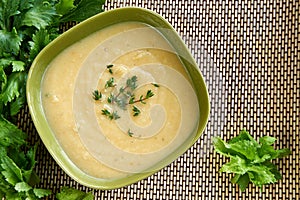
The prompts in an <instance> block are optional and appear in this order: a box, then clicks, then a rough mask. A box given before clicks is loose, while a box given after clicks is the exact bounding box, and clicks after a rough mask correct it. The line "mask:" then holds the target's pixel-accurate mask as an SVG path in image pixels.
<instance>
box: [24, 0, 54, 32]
mask: <svg viewBox="0 0 300 200" xmlns="http://www.w3.org/2000/svg"><path fill="white" fill-rule="evenodd" d="M54 17H57V13H56V9H55V7H53V6H52V5H51V4H50V3H48V2H47V1H42V0H35V1H34V4H33V7H31V8H30V9H29V10H28V11H27V12H26V13H25V14H24V18H23V20H22V25H25V26H29V27H30V26H34V27H36V28H37V29H41V28H46V27H47V26H49V24H51V23H52V22H53V20H54Z"/></svg>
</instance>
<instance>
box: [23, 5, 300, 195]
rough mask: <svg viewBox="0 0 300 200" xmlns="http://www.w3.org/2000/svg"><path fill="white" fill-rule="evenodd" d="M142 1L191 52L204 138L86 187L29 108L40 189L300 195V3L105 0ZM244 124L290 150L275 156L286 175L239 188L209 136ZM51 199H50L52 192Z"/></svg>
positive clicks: (231, 132) (26, 125)
mask: <svg viewBox="0 0 300 200" xmlns="http://www.w3.org/2000/svg"><path fill="white" fill-rule="evenodd" d="M124 6H139V7H143V8H148V9H151V10H153V11H155V12H157V13H159V14H160V15H162V16H163V17H164V18H165V19H166V20H167V21H169V22H170V23H171V24H172V25H173V26H174V28H175V29H176V30H177V31H178V33H179V34H180V35H181V36H182V38H183V39H184V40H185V41H186V44H187V45H188V47H189V48H190V50H191V51H192V53H193V55H194V56H195V59H196V61H197V62H198V64H199V67H200V70H201V72H202V73H203V76H204V77H205V81H206V83H207V87H208V90H209V94H210V98H211V115H210V119H209V122H208V125H207V128H206V130H205V132H204V133H203V135H202V136H201V138H200V139H199V140H198V141H197V142H196V143H195V144H194V146H193V147H192V148H190V149H189V150H188V151H187V152H186V153H185V154H184V155H182V156H181V157H180V158H178V159H177V160H175V161H174V162H173V163H172V164H170V165H169V166H167V167H165V168H164V169H162V170H160V171H159V172H157V173H155V174H154V175H152V176H150V177H148V178H146V179H144V180H142V181H139V182H138V183H136V184H132V185H129V186H127V187H124V188H120V189H116V190H107V191H101V190H93V189H90V188H87V187H84V186H82V185H80V184H78V183H76V182H75V181H74V180H72V179H71V178H70V177H69V176H68V175H66V174H65V173H64V172H63V171H62V170H61V168H60V167H59V166H58V165H57V164H56V163H55V161H54V160H53V159H52V157H51V156H50V154H49V153H48V152H47V150H46V149H45V147H44V146H43V144H42V142H41V141H40V139H39V136H38V134H37V132H36V130H35V128H34V125H33V123H32V121H31V118H30V115H29V112H28V108H25V109H24V110H23V111H22V112H21V113H20V114H19V126H20V127H21V128H22V129H23V130H24V131H26V132H27V133H28V134H29V135H30V139H31V142H34V143H35V142H39V144H40V145H39V149H38V154H37V160H38V164H37V169H36V170H37V173H38V175H39V176H40V177H41V183H40V185H41V186H42V187H45V188H48V189H51V190H53V192H54V193H55V192H58V191H59V190H60V188H61V186H71V187H75V188H77V189H81V190H83V191H92V192H93V193H94V194H95V196H96V199H176V200H179V199H186V200H193V199H272V200H273V199H278V200H279V199H280V200H282V199H295V200H297V199H300V192H299V185H300V183H299V179H300V177H299V168H300V165H299V162H300V161H299V160H300V159H299V153H300V152H299V149H300V148H299V140H300V135H299V129H300V124H299V121H300V38H299V37H300V31H299V29H300V25H299V24H300V21H299V18H300V17H299V15H300V4H299V1H296V0H289V1H265V0H264V1H259V0H254V1H228V0H226V1H198V0H194V1H179V0H175V1H168V0H160V1H158V0H157V1H155V0H136V1H133V0H124V1H107V4H106V6H105V9H106V10H111V9H114V8H117V7H124ZM243 128H246V129H247V130H249V131H250V132H251V134H253V136H254V137H255V138H257V137H260V136H262V135H270V136H273V137H276V138H277V139H278V140H277V142H276V148H290V149H291V150H292V154H291V155H290V156H289V157H287V158H283V159H280V160H275V164H276V165H278V167H279V170H280V171H281V173H282V175H283V179H282V180H280V181H279V182H277V183H276V184H273V185H269V186H266V187H263V188H262V190H260V189H259V188H257V187H254V186H251V185H250V187H249V188H248V189H247V190H246V191H245V192H241V191H240V190H239V188H238V187H237V186H236V185H232V184H231V183H230V181H229V180H230V178H231V175H229V174H225V173H219V172H218V170H219V169H220V167H221V165H222V164H224V163H225V162H227V161H228V160H226V159H225V158H223V157H220V156H219V155H217V154H216V153H215V152H214V151H213V147H212V145H211V137H212V136H215V135H220V136H221V137H222V138H224V139H225V140H228V139H229V138H231V137H233V136H235V135H236V134H237V133H238V132H239V130H241V129H243ZM51 198H54V197H53V196H52V197H51Z"/></svg>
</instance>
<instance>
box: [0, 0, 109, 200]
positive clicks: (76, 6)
mask: <svg viewBox="0 0 300 200" xmlns="http://www.w3.org/2000/svg"><path fill="white" fill-rule="evenodd" d="M104 4H105V0H93V1H91V0H75V1H74V0H0V199H41V198H43V197H46V196H48V195H50V194H51V191H50V190H48V189H42V188H39V185H40V184H38V182H39V178H38V177H37V174H36V173H35V169H36V168H35V164H36V161H35V156H36V146H35V145H30V144H28V143H27V139H26V138H27V135H26V134H25V133H24V132H23V131H22V130H21V129H19V128H18V127H17V126H16V121H17V114H18V113H19V111H20V110H21V109H23V108H24V106H25V105H26V81H27V75H28V71H29V69H30V66H31V64H32V62H33V60H34V59H35V57H36V56H37V55H38V53H39V52H40V51H41V50H42V49H43V48H44V47H45V46H46V45H48V44H49V43H50V42H51V41H52V40H54V39H55V38H56V37H57V36H58V35H60V34H61V31H60V25H63V23H65V22H70V21H72V22H80V21H83V20H85V19H87V18H88V17H91V16H93V15H95V14H97V13H99V12H102V11H104V10H103V6H104ZM70 196H71V195H68V197H70ZM63 199H64V200H68V199H75V198H63ZM81 199H82V198H81Z"/></svg>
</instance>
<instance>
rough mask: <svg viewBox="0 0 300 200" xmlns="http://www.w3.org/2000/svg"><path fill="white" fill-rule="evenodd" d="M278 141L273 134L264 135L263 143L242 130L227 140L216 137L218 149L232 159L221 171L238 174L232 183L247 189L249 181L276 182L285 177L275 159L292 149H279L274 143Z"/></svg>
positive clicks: (257, 183) (287, 153)
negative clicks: (274, 146) (276, 148)
mask: <svg viewBox="0 0 300 200" xmlns="http://www.w3.org/2000/svg"><path fill="white" fill-rule="evenodd" d="M275 141H276V139H275V138H273V137H270V136H264V137H261V138H260V140H259V143H258V142H257V141H256V140H254V138H253V137H252V136H251V135H250V134H249V132H247V131H245V130H242V131H241V132H240V134H239V135H238V136H236V137H234V138H232V139H231V140H229V141H228V142H227V143H226V142H225V141H223V140H222V139H221V138H219V137H214V138H213V144H214V147H215V151H216V152H217V153H220V154H221V155H224V156H226V157H229V158H230V161H229V162H228V163H226V164H224V165H223V166H222V167H221V169H220V172H227V173H234V174H235V175H234V177H233V178H232V180H231V182H232V183H237V184H238V185H239V186H240V189H241V190H242V191H244V190H245V189H246V187H247V186H248V183H249V182H252V183H253V184H254V185H256V186H258V187H262V186H263V185H266V184H271V183H275V182H276V181H277V180H279V179H280V178H281V175H280V172H279V171H278V170H277V168H276V166H275V165H274V164H272V163H271V160H272V159H276V158H280V157H283V156H287V155H289V154H290V153H291V152H290V150H289V149H280V150H275V149H274V148H273V147H272V146H271V145H273V144H274V142H275Z"/></svg>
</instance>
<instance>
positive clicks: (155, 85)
mask: <svg viewBox="0 0 300 200" xmlns="http://www.w3.org/2000/svg"><path fill="white" fill-rule="evenodd" d="M151 84H152V85H153V86H154V87H159V85H158V84H157V83H151Z"/></svg>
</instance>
